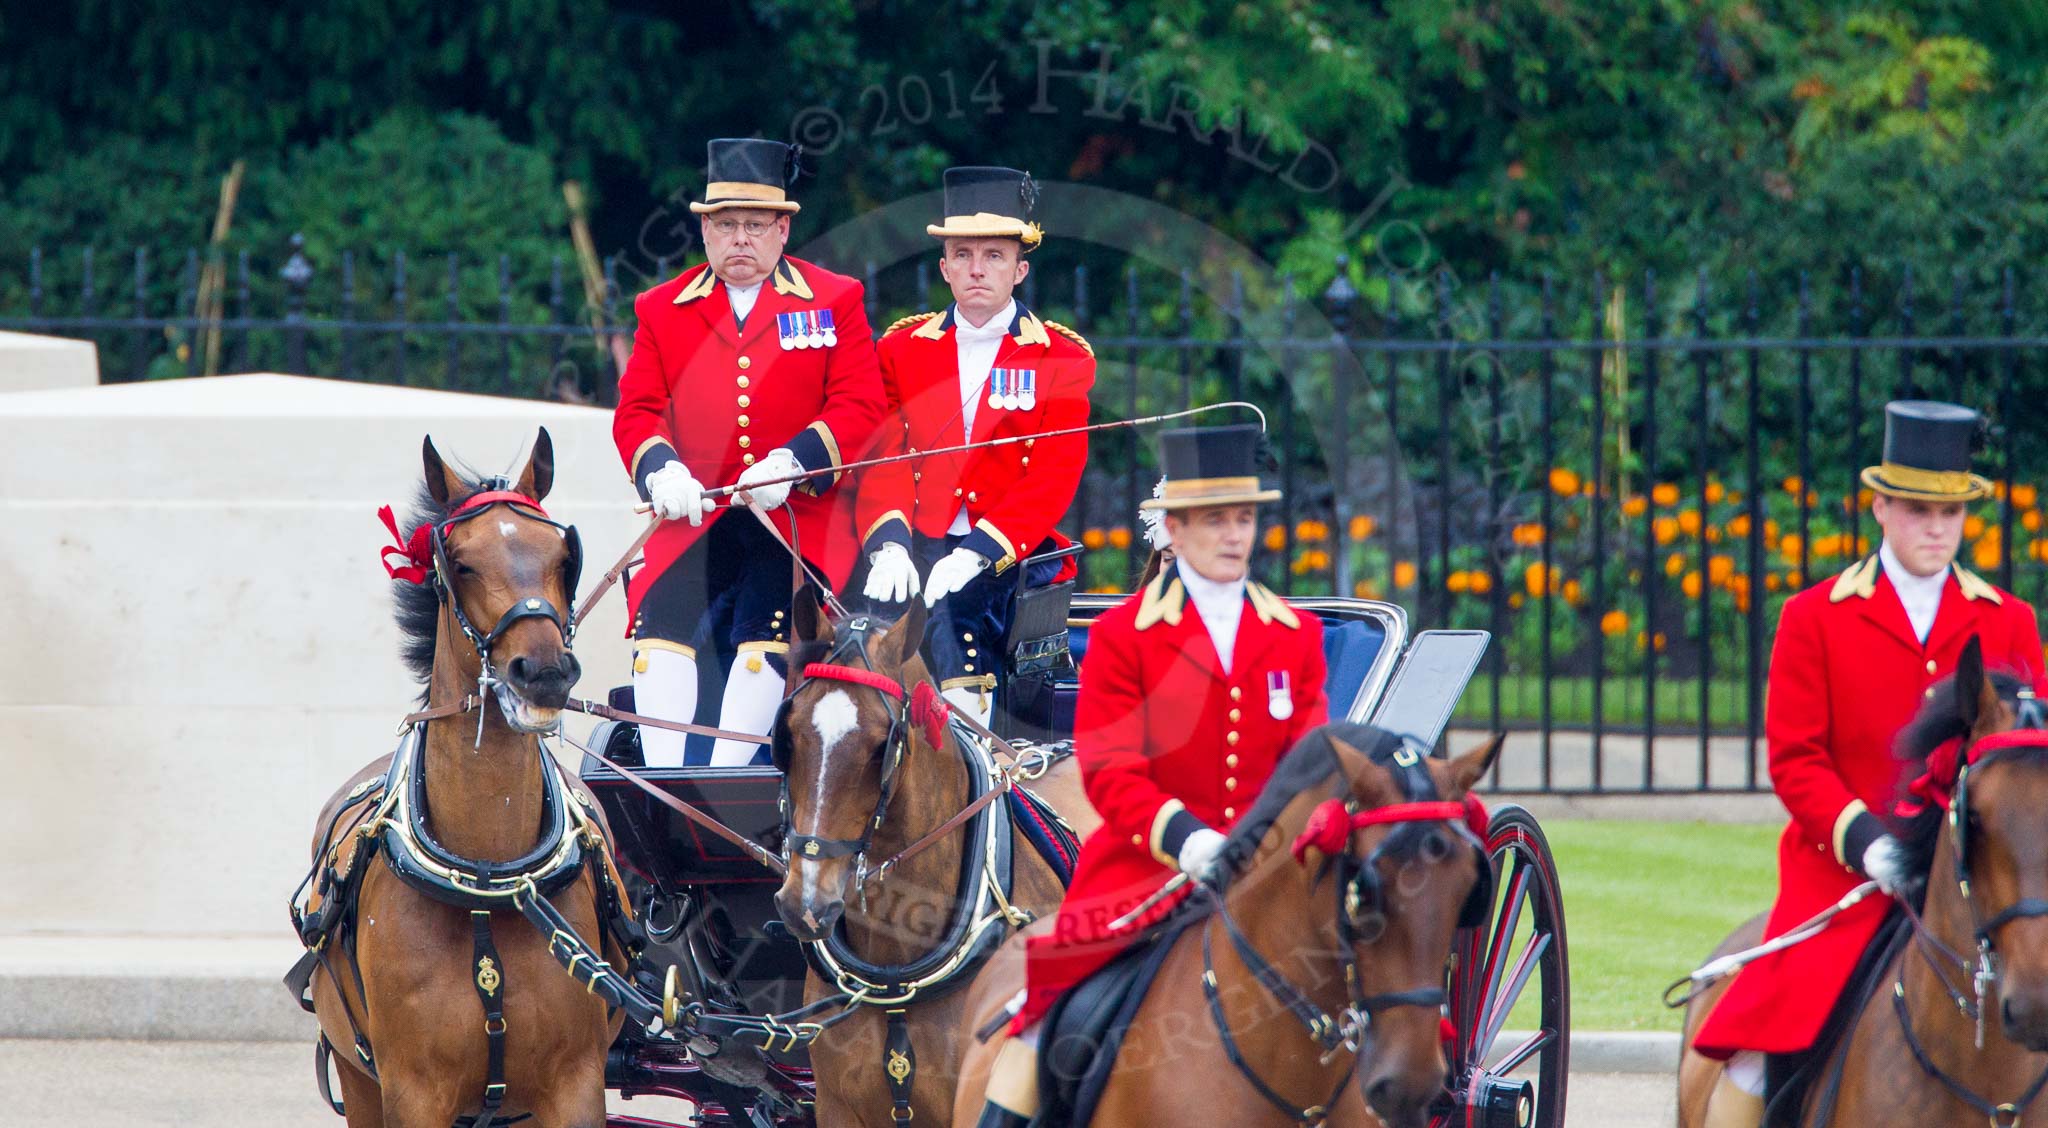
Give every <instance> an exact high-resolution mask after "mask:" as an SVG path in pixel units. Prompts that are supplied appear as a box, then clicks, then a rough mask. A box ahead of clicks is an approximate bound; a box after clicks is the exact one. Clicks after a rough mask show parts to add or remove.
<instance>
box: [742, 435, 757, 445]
mask: <svg viewBox="0 0 2048 1128" xmlns="http://www.w3.org/2000/svg"><path fill="white" fill-rule="evenodd" d="M753 445H754V440H752V439H750V438H748V437H747V436H745V435H741V436H740V446H741V447H750V446H753Z"/></svg>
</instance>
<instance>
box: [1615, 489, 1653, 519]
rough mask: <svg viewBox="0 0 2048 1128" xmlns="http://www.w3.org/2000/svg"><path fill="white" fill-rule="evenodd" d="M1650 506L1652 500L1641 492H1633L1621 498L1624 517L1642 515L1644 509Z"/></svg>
mask: <svg viewBox="0 0 2048 1128" xmlns="http://www.w3.org/2000/svg"><path fill="white" fill-rule="evenodd" d="M1648 508H1650V501H1649V499H1648V498H1645V497H1644V496H1643V495H1641V494H1632V495H1630V496H1628V497H1625V498H1623V499H1622V500H1621V515H1622V516H1623V517H1641V516H1642V515H1643V511H1644V510H1646V509H1648Z"/></svg>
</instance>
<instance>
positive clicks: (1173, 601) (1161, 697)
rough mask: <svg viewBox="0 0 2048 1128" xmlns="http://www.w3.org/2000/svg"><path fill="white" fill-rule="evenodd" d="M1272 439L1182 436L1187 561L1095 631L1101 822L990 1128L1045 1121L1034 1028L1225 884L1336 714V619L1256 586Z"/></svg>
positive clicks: (1081, 743) (1181, 541) (1042, 954)
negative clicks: (1201, 884) (1167, 891)
mask: <svg viewBox="0 0 2048 1128" xmlns="http://www.w3.org/2000/svg"><path fill="white" fill-rule="evenodd" d="M1258 437H1259V431H1258V428H1257V427H1254V426H1250V425H1244V426H1231V427H1208V428H1194V429H1189V430H1180V431H1169V432H1166V433H1165V434H1164V435H1162V436H1161V440H1160V446H1161V461H1162V463H1163V464H1164V466H1165V470H1166V474H1167V480H1166V484H1165V486H1164V488H1163V489H1162V491H1161V494H1162V496H1160V497H1158V498H1155V499H1153V500H1151V501H1147V502H1145V503H1144V504H1145V506H1146V507H1147V508H1153V509H1160V510H1163V511H1164V512H1165V514H1166V516H1165V521H1164V524H1165V528H1166V532H1167V535H1168V536H1169V537H1170V538H1171V541H1172V545H1173V549H1174V556H1175V560H1174V563H1173V564H1172V565H1170V566H1168V567H1167V568H1165V569H1164V570H1163V571H1161V573H1160V574H1159V575H1158V576H1157V577H1155V578H1154V579H1153V580H1152V582H1151V583H1150V584H1148V585H1146V587H1145V589H1144V590H1143V591H1140V592H1138V593H1137V594H1136V595H1133V596H1131V597H1130V598H1129V599H1127V600H1125V601H1124V602H1122V603H1120V604H1118V605H1117V606H1116V607H1114V608H1112V609H1110V610H1109V611H1106V612H1104V613H1103V614H1102V616H1101V617H1100V618H1098V619H1096V620H1095V624H1094V626H1093V627H1092V628H1091V630H1090V632H1089V643H1088V653H1087V656H1086V657H1085V658H1084V660H1083V662H1082V669H1081V695H1080V699H1079V701H1078V703H1077V704H1076V707H1075V716H1074V748H1075V755H1076V757H1077V758H1078V759H1079V761H1080V764H1081V772H1082V778H1083V781H1084V783H1085V786H1086V788H1087V792H1088V798H1089V800H1090V802H1092V803H1093V804H1094V806H1095V809H1096V810H1097V812H1099V813H1100V814H1101V816H1102V820H1103V822H1102V826H1101V827H1100V828H1099V829H1098V830H1096V832H1095V833H1094V834H1093V835H1091V836H1089V838H1088V841H1087V842H1086V843H1084V844H1083V846H1082V848H1081V857H1080V862H1079V864H1078V865H1077V866H1076V867H1075V871H1074V882H1073V885H1072V886H1071V887H1070V889H1069V890H1068V893H1067V899H1066V901H1065V902H1064V903H1063V904H1062V906H1061V908H1060V915H1059V920H1058V922H1057V923H1056V925H1055V926H1054V928H1053V930H1052V932H1051V933H1050V934H1048V935H1045V936H1040V937H1035V938H1033V939H1032V940H1031V941H1030V942H1029V947H1028V949H1027V957H1026V968H1027V973H1026V974H1027V984H1028V985H1027V988H1026V991H1025V992H1024V996H1023V998H1022V1001H1021V1009H1020V1010H1018V1012H1017V1014H1016V1016H1015V1018H1014V1019H1013V1020H1012V1029H1013V1030H1014V1031H1016V1036H1014V1037H1012V1038H1011V1039H1010V1041H1008V1042H1006V1043H1005V1044H1004V1045H1003V1047H1002V1049H1001V1051H1000V1053H999V1057H998V1058H997V1061H996V1064H995V1067H994V1070H993V1072H992V1074H991V1077H990V1080H989V1086H988V1105H987V1108H986V1110H985V1111H984V1112H983V1114H982V1117H981V1121H980V1123H981V1125H983V1128H1016V1126H1019V1125H1023V1124H1026V1123H1028V1122H1029V1121H1030V1118H1031V1116H1032V1115H1033V1113H1035V1112H1036V1110H1037V1104H1038V1077H1037V1063H1036V1055H1037V1049H1036V1046H1035V1041H1036V1038H1035V1034H1036V1031H1035V1030H1033V1029H1032V1027H1033V1026H1034V1024H1035V1023H1037V1022H1038V1020H1039V1019H1040V1018H1042V1017H1043V1016H1044V1015H1045V1013H1046V1011H1047V1010H1048V1008H1049V1007H1050V1006H1051V1004H1052V1003H1053V1001H1054V1000H1056V999H1057V998H1058V997H1059V995H1060V993H1061V992H1063V991H1065V990H1066V989H1068V988H1070V987H1072V986H1074V985H1075V984H1078V983H1079V982H1081V980H1083V979H1085V978H1087V976H1088V975H1089V974H1090V973H1091V972H1094V971H1095V970H1097V969H1099V968H1101V967H1103V966H1104V965H1106V964H1108V963H1109V962H1110V961H1111V960H1113V959H1115V958H1116V956H1117V955H1118V954H1119V953H1120V952H1122V951H1123V950H1124V949H1125V947H1127V946H1128V945H1129V944H1130V943H1131V942H1133V941H1135V940H1137V939H1138V938H1139V937H1141V936H1142V935H1144V933H1145V932H1146V930H1147V929H1148V928H1149V927H1150V926H1152V925H1153V924H1155V923H1156V922H1158V921H1159V920H1160V919H1161V918H1163V917H1164V916H1166V915H1167V914H1168V913H1170V912H1171V911H1172V910H1173V908H1174V907H1175V906H1176V905H1178V904H1179V898H1174V897H1169V898H1165V899H1163V900H1161V901H1160V902H1159V903H1158V904H1156V905H1155V906H1153V907H1152V908H1150V909H1148V910H1147V911H1146V912H1145V913H1144V914H1143V916H1141V917H1140V918H1139V919H1137V920H1135V921H1132V922H1130V923H1129V924H1128V925H1126V926H1125V927H1123V928H1112V927H1111V924H1112V922H1114V921H1116V919H1117V918H1118V917H1120V916H1123V915H1125V914H1127V913H1130V912H1131V911H1132V910H1133V909H1135V908H1137V907H1138V906H1139V905H1141V904H1143V903H1144V902H1145V901H1146V899H1147V898H1149V897H1151V896H1152V895H1154V894H1155V893H1157V892H1159V890H1160V889H1161V888H1162V887H1163V886H1164V885H1165V884H1166V883H1167V882H1168V881H1169V880H1171V879H1172V878H1173V876H1174V875H1175V874H1177V873H1185V874H1188V875H1190V876H1191V877H1193V878H1194V879H1196V880H1203V879H1205V878H1207V877H1209V876H1211V875H1212V874H1213V868H1214V867H1215V865H1216V863H1217V860H1218V856H1219V854H1220V852H1221V850H1222V847H1223V844H1224V840H1225V839H1224V835H1225V833H1226V832H1227V831H1228V830H1229V829H1230V827H1231V826H1232V825H1233V824H1234V823H1235V822H1236V821H1237V819H1238V817H1239V816H1240V815H1241V814H1242V813H1244V812H1245V811H1247V810H1249V808H1250V806H1251V804H1252V800H1253V799H1254V798H1256V797H1257V795H1258V793H1259V790H1260V788H1262V787H1263V786H1264V785H1265V782H1266V779H1267V777H1268V776H1269V775H1271V774H1272V771H1273V768H1274V766H1275V765H1276V764H1278V763H1279V761H1280V758H1281V757H1282V756H1283V755H1285V754H1286V752H1287V750H1288V749H1289V748H1291V747H1293V746H1294V743H1295V741H1296V740H1297V739H1299V738H1300V737H1301V735H1302V734H1303V733H1305V732H1307V731H1308V730H1309V729H1312V728H1314V727H1316V726H1317V725H1320V724H1322V723H1324V722H1325V721H1326V720H1328V718H1329V701H1328V698H1327V697H1326V696H1325V694H1324V688H1323V683H1324V663H1323V644H1322V624H1321V622H1320V621H1319V620H1318V619H1317V618H1316V617H1315V616H1314V615H1311V614H1309V613H1308V612H1306V611H1302V610H1299V609H1296V608H1294V607H1291V606H1289V605H1288V604H1287V602H1286V601H1285V600H1283V599H1281V598H1280V597H1279V596H1277V595H1275V594H1273V593H1272V592H1271V591H1268V590H1267V589H1266V588H1264V587H1263V586H1261V585H1259V584H1258V583H1256V582H1253V581H1252V580H1250V579H1249V578H1248V575H1249V568H1250V563H1251V553H1252V548H1253V545H1254V543H1255V542H1256V540H1257V529H1258V522H1257V504H1258V503H1259V502H1264V501H1272V500H1274V499H1275V498H1278V497H1279V496H1280V494H1279V491H1277V490H1264V489H1261V488H1260V486H1259V479H1258V473H1257V470H1256V469H1255V462H1254V450H1255V445H1256V443H1257V440H1258Z"/></svg>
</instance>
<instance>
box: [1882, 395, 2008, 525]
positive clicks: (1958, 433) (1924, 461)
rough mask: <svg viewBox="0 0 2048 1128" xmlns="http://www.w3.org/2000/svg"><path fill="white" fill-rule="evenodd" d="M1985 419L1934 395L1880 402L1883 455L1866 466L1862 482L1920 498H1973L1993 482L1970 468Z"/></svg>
mask: <svg viewBox="0 0 2048 1128" xmlns="http://www.w3.org/2000/svg"><path fill="white" fill-rule="evenodd" d="M1982 427H1983V419H1982V418H1981V417H1980V416H1978V414H1977V413H1976V412H1974V411H1971V410H1970V409H1969V408H1967V407H1964V406H1962V405H1961V404H1954V403H1941V402H1939V401H1937V400H1893V401H1892V402H1890V403H1888V404H1885V405H1884V461H1883V462H1882V463H1880V464H1879V465H1876V466H1869V467H1865V468H1864V470H1863V484H1864V485H1866V486H1869V487H1870V488H1871V489H1873V490H1876V491H1877V492H1878V493H1881V494H1884V495H1886V496H1888V497H1897V498H1908V499H1912V500H1918V501H1972V500H1975V499H1977V498H1980V497H1984V496H1986V495H1988V494H1989V493H1991V483H1990V482H1988V481H1986V480H1984V479H1983V478H1981V477H1979V476H1978V475H1976V474H1972V473H1970V452H1971V450H1972V449H1973V448H1974V447H1975V446H1976V444H1977V436H1978V434H1979V432H1980V430H1981V429H1982Z"/></svg>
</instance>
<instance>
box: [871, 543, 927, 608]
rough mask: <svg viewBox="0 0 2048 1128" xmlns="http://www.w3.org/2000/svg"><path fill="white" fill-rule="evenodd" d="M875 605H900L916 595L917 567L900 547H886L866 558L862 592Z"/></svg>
mask: <svg viewBox="0 0 2048 1128" xmlns="http://www.w3.org/2000/svg"><path fill="white" fill-rule="evenodd" d="M861 592H862V593H863V594H865V595H866V596H867V597H868V598H869V599H872V600H874V601H875V602H877V603H902V602H904V601H905V600H907V599H909V598H910V597H911V596H913V595H916V594H917V565H915V564H913V563H911V562H910V553H908V552H906V551H904V549H903V546H902V545H900V544H894V543H891V544H885V545H883V546H882V547H881V548H880V549H877V550H876V551H875V553H874V555H872V556H870V557H868V582H867V586H866V587H863V588H862V589H861Z"/></svg>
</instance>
